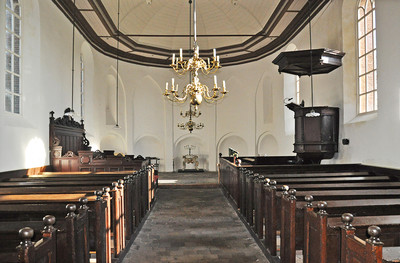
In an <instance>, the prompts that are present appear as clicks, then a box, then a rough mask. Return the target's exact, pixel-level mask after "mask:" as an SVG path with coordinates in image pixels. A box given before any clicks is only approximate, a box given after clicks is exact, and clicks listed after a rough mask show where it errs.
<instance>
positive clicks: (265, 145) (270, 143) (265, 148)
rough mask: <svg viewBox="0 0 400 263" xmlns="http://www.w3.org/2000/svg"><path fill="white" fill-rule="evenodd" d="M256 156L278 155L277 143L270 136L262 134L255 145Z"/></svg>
mask: <svg viewBox="0 0 400 263" xmlns="http://www.w3.org/2000/svg"><path fill="white" fill-rule="evenodd" d="M257 150H258V155H260V156H274V155H278V153H279V145H278V141H277V140H276V139H275V137H274V136H273V135H272V134H268V133H263V134H262V135H261V136H260V137H259V140H258V145H257Z"/></svg>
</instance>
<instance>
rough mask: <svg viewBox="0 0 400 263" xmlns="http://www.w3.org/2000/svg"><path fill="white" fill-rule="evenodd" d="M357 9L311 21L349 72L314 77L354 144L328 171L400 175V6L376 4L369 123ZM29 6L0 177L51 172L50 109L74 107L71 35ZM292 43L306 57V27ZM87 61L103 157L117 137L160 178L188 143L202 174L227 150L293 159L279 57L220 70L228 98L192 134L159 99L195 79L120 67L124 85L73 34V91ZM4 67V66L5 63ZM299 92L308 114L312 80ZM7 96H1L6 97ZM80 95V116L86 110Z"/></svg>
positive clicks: (88, 115)
mask: <svg viewBox="0 0 400 263" xmlns="http://www.w3.org/2000/svg"><path fill="white" fill-rule="evenodd" d="M354 2H355V1H347V0H346V1H341V0H335V1H331V2H330V3H329V5H328V6H327V7H326V8H325V9H324V10H323V12H322V13H321V14H320V15H318V16H317V17H316V18H314V19H313V22H312V31H313V47H314V48H319V47H327V48H333V49H337V50H343V51H344V52H346V56H345V58H344V60H343V63H344V66H343V67H342V68H339V69H337V70H335V71H333V72H332V73H330V74H326V75H320V76H315V78H314V88H315V105H329V106H337V107H340V109H341V111H340V112H341V116H340V123H341V126H340V129H341V132H340V140H341V139H342V138H349V139H350V145H348V146H343V145H340V146H339V154H337V155H335V157H334V159H332V160H326V161H324V162H330V163H332V162H363V163H367V164H375V165H382V166H393V167H400V160H399V159H398V158H397V156H398V154H397V152H396V149H398V148H400V147H399V146H400V140H399V139H398V135H397V134H398V132H399V130H400V119H399V115H400V114H399V113H400V108H399V107H400V106H399V100H400V92H399V85H400V84H399V83H400V80H399V78H400V74H398V71H399V70H398V69H399V67H398V61H399V60H400V49H398V47H397V46H396V43H399V42H400V35H398V34H393V32H392V31H391V28H393V25H400V17H399V16H397V15H396V14H395V13H394V12H395V11H394V10H399V9H400V6H399V5H400V2H399V1H397V0H385V1H377V19H378V22H377V27H378V40H377V42H378V87H379V111H378V113H376V114H373V115H372V116H371V120H365V119H364V120H363V121H360V119H359V118H357V116H356V115H355V109H356V108H355V107H356V105H355V95H354V94H355V92H356V86H355V85H356V84H355V83H356V82H355V74H356V72H355V64H354V63H355V50H354V48H355V46H354V41H355V37H354V30H355V25H352V22H351V21H352V20H351V19H352V17H351V14H353V15H354V13H352V12H353V11H354V8H355V3H354ZM22 3H23V16H24V18H23V19H24V21H23V27H22V29H23V33H24V36H23V44H22V45H23V46H22V54H23V62H22V63H23V67H22V72H23V73H22V94H23V95H22V97H23V109H22V114H21V116H13V115H11V114H7V113H5V112H4V111H3V110H1V111H0V125H1V131H0V140H1V141H0V145H1V146H2V148H1V150H0V154H1V155H0V157H1V158H0V171H7V170H16V169H23V168H29V167H34V166H41V165H46V164H48V112H49V111H51V110H53V111H55V112H56V114H55V116H56V117H59V116H61V115H62V113H63V111H64V109H65V108H67V107H70V106H71V50H72V46H71V44H72V38H71V37H72V26H71V24H70V22H69V21H68V20H67V19H66V18H65V17H64V15H63V14H62V13H61V12H60V11H59V10H58V9H57V8H56V7H55V6H54V4H52V3H51V2H48V1H38V0H22ZM351 5H353V9H351V8H350V7H351ZM2 8H3V7H2ZM0 11H1V10H0ZM342 17H343V19H342ZM2 23H4V22H3V21H0V26H2V28H4V27H3V24H2ZM342 29H344V30H343V32H342ZM342 36H343V37H342ZM388 39H389V40H390V41H387V40H388ZM291 43H292V44H293V45H295V46H296V47H297V49H308V48H309V42H308V30H307V28H306V29H304V30H303V31H302V32H301V33H300V34H299V35H298V36H297V37H296V38H294V39H293V40H291ZM0 47H1V48H2V49H4V36H3V35H1V36H0ZM286 48H287V47H284V48H283V49H282V51H283V50H286ZM80 53H82V54H83V56H84V61H85V67H86V71H85V74H86V75H85V76H86V79H85V80H86V82H85V85H86V86H85V93H86V99H85V105H86V107H85V127H86V130H87V133H88V138H89V140H90V142H91V145H93V146H94V147H95V148H96V149H97V148H100V149H101V142H102V141H103V142H104V141H107V139H109V138H117V139H118V143H119V142H122V144H124V145H123V146H119V149H122V150H123V151H125V153H128V154H135V155H138V154H141V155H145V156H157V157H160V158H161V170H162V171H172V170H177V169H179V168H181V167H182V155H183V154H186V153H187V152H186V150H185V149H184V148H183V147H184V145H186V144H198V145H197V146H198V148H196V150H195V151H194V153H196V154H198V155H199V157H200V167H201V168H204V169H206V170H212V171H213V170H215V169H216V164H217V156H218V153H219V152H222V153H223V154H226V153H227V149H225V148H227V147H229V145H230V144H232V145H233V144H235V145H237V147H239V148H241V149H240V150H239V151H240V154H242V155H257V154H261V155H264V154H269V155H291V154H293V153H292V151H293V145H292V144H293V134H292V133H291V132H287V131H288V127H287V121H288V120H287V116H286V118H285V111H287V109H286V108H285V107H284V104H283V99H284V98H285V95H286V94H287V93H286V92H284V75H283V74H279V73H278V71H277V67H276V66H275V65H273V64H272V60H273V59H274V58H275V57H276V56H277V54H278V52H277V53H276V54H273V55H271V56H269V57H267V58H264V59H261V60H259V61H256V62H252V63H250V64H245V65H239V66H233V67H226V68H222V69H221V71H220V72H218V74H217V75H218V79H219V82H220V83H221V82H222V80H223V79H225V80H226V83H227V88H228V90H229V93H228V95H227V96H226V98H225V99H224V100H222V101H220V102H219V103H217V104H206V103H204V102H203V104H202V105H201V106H200V110H201V112H202V115H201V116H200V117H199V118H195V119H194V121H196V122H202V123H204V125H205V127H204V128H203V129H202V130H195V131H193V133H192V134H189V132H188V131H187V130H180V129H179V128H178V127H177V124H178V123H181V122H184V121H187V119H184V118H182V117H181V116H180V112H181V111H186V110H188V109H189V106H188V104H187V103H186V104H184V105H177V104H172V103H171V102H169V101H167V100H166V99H165V98H163V97H162V92H163V88H164V87H165V82H166V81H167V80H170V79H171V77H174V78H175V80H176V82H178V83H179V86H180V87H183V86H184V85H185V84H186V83H187V82H188V76H184V77H182V78H178V77H177V75H176V74H174V73H173V72H172V70H170V69H159V68H150V67H143V66H138V65H131V64H127V63H125V62H120V66H119V76H118V77H117V76H116V71H115V66H116V61H115V59H111V58H108V57H106V56H104V55H103V54H101V53H99V52H97V51H96V50H94V49H93V48H92V47H90V46H89V45H88V44H87V43H86V42H85V41H84V39H83V38H82V37H81V36H80V34H79V33H78V32H76V42H75V72H76V73H75V74H76V75H75V82H74V86H75V91H76V90H77V87H79V81H80V80H79V70H77V69H79V55H80ZM0 62H1V65H4V58H3V57H1V58H0ZM222 64H223V60H222ZM2 67H3V66H2ZM110 76H112V78H111V79H114V80H116V79H118V81H119V88H120V92H119V94H120V95H119V103H120V105H119V111H118V112H119V125H120V127H121V128H120V129H113V126H114V125H112V123H111V124H110V123H109V124H107V119H106V108H107V103H108V102H109V100H110V98H108V97H107V94H108V89H110V87H109V86H110V81H107V80H109V79H110V78H109V77H110ZM200 81H201V82H202V83H204V84H207V85H209V86H211V85H212V77H210V76H209V77H207V76H203V75H201V76H200ZM0 83H4V74H0ZM300 85H301V92H300V93H301V94H300V95H301V99H304V100H305V102H306V106H309V105H310V104H311V102H310V84H309V78H308V77H302V78H301V79H300ZM2 87H3V86H2ZM112 88H115V87H112ZM293 89H294V87H293ZM3 92H4V91H3V89H1V91H0V94H1V95H2V94H3ZM76 94H77V93H76V92H75V96H74V104H75V105H74V107H75V108H77V107H78V105H79V104H78V103H79V99H78V98H77V97H76V96H77V95H76ZM3 103H4V102H3V99H2V100H0V105H1V107H2V109H3V108H4V105H3ZM114 113H115V112H114ZM286 115H287V114H286ZM285 119H286V121H285ZM289 128H290V127H289ZM291 129H292V128H290V129H289V130H291ZM31 141H33V142H34V143H33V144H34V145H36V147H39V148H38V150H37V152H42V153H43V152H44V155H45V156H44V158H43V160H41V159H37V160H35V162H28V161H27V160H28V159H29V158H30V157H29V155H27V154H26V152H27V148H28V145H32V143H31V144H30V142H31ZM103 144H104V143H103ZM30 147H31V146H30ZM108 147H110V146H109V145H107V148H108ZM119 149H118V151H119ZM102 150H103V149H102ZM122 150H121V151H122Z"/></svg>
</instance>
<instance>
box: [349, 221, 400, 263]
mask: <svg viewBox="0 0 400 263" xmlns="http://www.w3.org/2000/svg"><path fill="white" fill-rule="evenodd" d="M354 232H355V229H353V228H351V227H350V228H348V229H346V228H344V229H343V230H342V237H341V239H342V244H341V262H343V263H351V262H355V261H357V262H360V261H361V262H366V263H374V262H378V263H380V262H385V263H396V262H400V246H399V245H397V246H396V247H386V246H383V245H384V243H383V242H381V241H380V238H379V237H380V234H381V229H380V228H379V227H378V226H370V227H368V230H367V232H368V235H369V238H368V239H366V240H365V241H364V240H362V239H361V238H358V237H357V236H356V235H355V234H354Z"/></svg>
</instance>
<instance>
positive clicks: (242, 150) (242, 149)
mask: <svg viewBox="0 0 400 263" xmlns="http://www.w3.org/2000/svg"><path fill="white" fill-rule="evenodd" d="M229 148H233V149H235V150H236V151H238V152H239V156H246V155H248V154H249V152H248V145H247V143H246V141H245V140H244V139H243V138H242V137H240V136H238V135H235V134H227V135H225V136H223V137H222V138H221V139H220V141H219V143H218V147H217V152H218V153H222V156H228V154H229V152H228V149H229Z"/></svg>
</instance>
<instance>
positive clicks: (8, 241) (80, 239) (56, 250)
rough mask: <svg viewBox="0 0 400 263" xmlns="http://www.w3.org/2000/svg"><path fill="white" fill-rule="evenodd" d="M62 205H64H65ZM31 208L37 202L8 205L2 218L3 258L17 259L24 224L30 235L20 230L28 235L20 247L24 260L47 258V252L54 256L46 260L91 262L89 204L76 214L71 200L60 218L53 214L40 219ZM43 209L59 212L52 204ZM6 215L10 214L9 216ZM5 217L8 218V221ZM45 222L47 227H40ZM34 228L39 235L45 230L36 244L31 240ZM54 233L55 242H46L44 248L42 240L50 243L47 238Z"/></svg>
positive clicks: (69, 262)
mask: <svg viewBox="0 0 400 263" xmlns="http://www.w3.org/2000/svg"><path fill="white" fill-rule="evenodd" d="M63 206H64V207H65V205H63ZM29 208H31V210H34V209H35V208H36V207H35V205H21V204H20V205H13V207H11V209H10V208H8V209H7V210H6V213H5V214H4V213H2V216H1V221H0V247H1V253H0V256H1V260H2V262H6V261H9V262H17V256H15V254H16V253H15V252H16V250H15V247H16V245H17V244H18V243H17V231H18V229H19V228H21V227H22V226H25V227H28V229H30V231H29V235H28V236H27V232H25V233H21V231H20V234H22V236H23V237H24V238H25V239H26V240H25V241H23V242H21V244H20V246H19V247H18V248H17V250H18V257H19V260H22V261H21V262H42V261H41V260H44V259H45V258H46V256H45V254H47V255H48V257H49V258H51V261H43V262H67V263H78V262H79V263H81V262H82V263H89V256H90V255H89V243H88V228H89V225H88V208H87V207H84V206H81V207H80V208H79V214H78V215H77V214H75V210H76V206H75V205H74V204H68V205H67V206H66V209H67V212H68V214H67V216H66V217H64V215H65V208H64V209H63V212H62V215H61V216H59V217H58V219H57V222H56V219H55V217H54V216H50V215H47V216H45V217H43V219H40V217H37V215H38V212H37V211H34V214H33V215H32V214H30V213H29V212H28V211H26V209H27V210H29ZM43 212H51V213H53V212H56V213H58V214H60V213H59V211H54V210H53V209H49V208H48V209H47V211H41V213H42V214H43ZM21 214H22V217H23V218H26V217H29V221H24V220H22V221H21V220H19V218H21ZM7 217H10V218H8V219H7ZM6 219H7V220H9V221H6ZM10 220H12V221H10ZM43 223H44V225H45V228H44V230H42V231H40V229H41V228H42V225H43ZM25 230H26V229H25ZM34 230H35V231H34ZM34 232H36V236H39V234H40V232H42V233H43V238H42V239H41V240H39V238H36V239H35V241H37V242H36V243H35V245H33V244H32V242H31V241H32V237H33V235H34ZM53 234H54V235H53ZM51 237H53V238H54V242H55V243H54V244H53V245H52V246H49V245H45V246H44V248H42V247H41V243H43V242H45V243H48V242H47V241H48V240H50V238H51ZM39 248H40V249H39ZM43 251H44V252H43ZM44 253H45V254H44Z"/></svg>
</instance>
